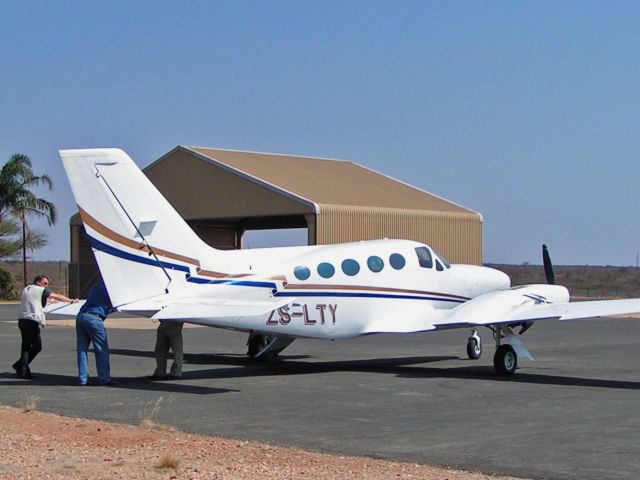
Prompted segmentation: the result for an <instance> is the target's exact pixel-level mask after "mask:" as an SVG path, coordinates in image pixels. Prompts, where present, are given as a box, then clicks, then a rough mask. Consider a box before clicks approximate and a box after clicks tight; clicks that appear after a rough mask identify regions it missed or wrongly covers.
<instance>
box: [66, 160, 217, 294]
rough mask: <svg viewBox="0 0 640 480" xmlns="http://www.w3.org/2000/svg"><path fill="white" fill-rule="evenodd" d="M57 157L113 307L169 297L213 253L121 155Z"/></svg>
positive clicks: (137, 170)
mask: <svg viewBox="0 0 640 480" xmlns="http://www.w3.org/2000/svg"><path fill="white" fill-rule="evenodd" d="M60 157H61V158H62V163H63V165H64V168H65V171H66V173H67V177H68V178H69V183H70V184H71V189H72V191H73V195H74V197H75V200H76V204H77V205H78V209H79V210H80V216H81V218H82V221H83V223H84V227H85V231H86V234H87V237H88V239H89V242H90V243H91V246H92V248H93V252H94V254H95V257H96V260H97V262H98V267H99V268H100V273H101V274H102V277H103V278H104V281H105V283H106V285H107V288H108V290H109V295H110V297H111V301H112V303H113V304H114V305H115V306H118V305H123V304H126V303H130V302H133V301H137V300H142V299H145V298H150V297H153V296H156V295H161V294H163V293H168V292H169V289H170V288H175V287H176V286H179V285H181V284H184V282H185V281H186V280H187V279H188V278H189V276H190V275H193V274H195V273H196V272H197V271H199V266H200V263H199V259H200V258H202V256H203V255H205V254H206V255H207V256H208V257H211V255H212V253H213V252H217V251H216V250H215V249H213V248H212V247H210V246H209V245H207V244H205V243H204V242H203V241H202V240H201V239H200V238H199V237H198V236H197V235H196V234H195V233H194V232H193V230H192V229H191V227H189V225H187V223H186V222H185V221H184V220H183V219H182V217H180V215H179V214H178V212H176V211H175V209H174V208H173V207H172V206H171V204H170V203H169V202H168V201H167V200H166V199H165V198H164V197H163V196H162V194H161V193H160V192H159V191H158V190H157V189H156V187H155V186H154V185H153V184H152V183H151V182H150V181H149V179H148V178H147V177H146V176H145V175H144V174H143V173H142V172H141V171H140V169H139V168H138V166H137V165H136V164H135V163H134V162H133V161H132V160H131V158H130V157H129V156H128V155H127V154H126V153H125V152H123V151H122V150H120V149H116V148H100V149H87V150H61V151H60ZM219 253H222V252H219Z"/></svg>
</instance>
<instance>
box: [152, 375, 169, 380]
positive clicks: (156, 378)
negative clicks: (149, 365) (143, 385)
mask: <svg viewBox="0 0 640 480" xmlns="http://www.w3.org/2000/svg"><path fill="white" fill-rule="evenodd" d="M147 378H148V379H149V380H166V379H167V378H169V377H167V376H166V375H165V376H164V377H163V376H162V375H147Z"/></svg>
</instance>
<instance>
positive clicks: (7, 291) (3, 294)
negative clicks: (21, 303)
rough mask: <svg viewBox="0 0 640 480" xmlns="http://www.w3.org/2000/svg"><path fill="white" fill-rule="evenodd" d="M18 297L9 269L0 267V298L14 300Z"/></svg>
mask: <svg viewBox="0 0 640 480" xmlns="http://www.w3.org/2000/svg"><path fill="white" fill-rule="evenodd" d="M16 298H18V292H16V290H15V288H14V286H13V278H12V277H11V274H10V273H9V271H8V270H7V269H6V268H4V267H0V300H15V299H16Z"/></svg>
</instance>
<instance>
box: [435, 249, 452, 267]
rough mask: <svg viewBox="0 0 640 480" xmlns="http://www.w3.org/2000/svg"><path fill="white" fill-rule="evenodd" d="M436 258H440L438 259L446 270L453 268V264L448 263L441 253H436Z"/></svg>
mask: <svg viewBox="0 0 640 480" xmlns="http://www.w3.org/2000/svg"><path fill="white" fill-rule="evenodd" d="M434 253H435V255H436V257H438V259H439V260H440V261H441V262H442V265H444V268H446V269H449V268H451V264H450V263H449V262H448V261H447V259H446V258H444V257H443V256H442V255H441V254H440V252H436V251H434Z"/></svg>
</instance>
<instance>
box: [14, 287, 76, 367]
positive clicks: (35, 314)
mask: <svg viewBox="0 0 640 480" xmlns="http://www.w3.org/2000/svg"><path fill="white" fill-rule="evenodd" d="M48 286H49V277H47V276H46V275H39V276H37V277H36V278H35V280H34V281H33V285H27V286H26V287H25V288H24V290H22V294H21V295H20V317H19V318H18V328H20V334H21V335H22V344H21V346H20V358H19V359H18V360H17V361H16V362H15V363H14V364H13V365H12V367H13V369H14V370H15V371H16V373H17V374H18V376H19V377H21V378H34V377H33V375H31V370H30V369H29V364H30V363H31V362H32V361H33V359H34V358H36V355H38V353H40V351H41V350H42V339H41V338H40V327H43V328H44V326H45V325H46V323H47V319H46V316H45V313H44V307H45V305H46V304H47V302H68V303H77V302H78V299H77V298H74V299H71V298H69V297H67V296H65V295H62V294H60V293H53V292H52V291H51V290H49V289H48V288H47V287H48Z"/></svg>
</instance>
